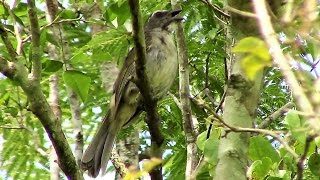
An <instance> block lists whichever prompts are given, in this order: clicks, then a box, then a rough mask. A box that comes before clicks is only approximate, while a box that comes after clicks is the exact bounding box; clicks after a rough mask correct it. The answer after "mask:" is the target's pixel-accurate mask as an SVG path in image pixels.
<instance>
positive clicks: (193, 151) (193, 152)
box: [171, 0, 199, 179]
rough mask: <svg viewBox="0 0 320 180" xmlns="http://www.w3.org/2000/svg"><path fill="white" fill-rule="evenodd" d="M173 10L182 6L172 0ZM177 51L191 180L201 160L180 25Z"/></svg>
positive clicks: (187, 169)
mask: <svg viewBox="0 0 320 180" xmlns="http://www.w3.org/2000/svg"><path fill="white" fill-rule="evenodd" d="M171 5H172V9H176V10H177V9H181V6H180V4H179V3H178V2H177V1H176V0H171ZM176 39H177V49H178V59H179V92H180V102H181V108H182V109H181V113H182V119H183V130H184V132H185V135H186V145H187V165H186V173H185V178H186V179H191V175H192V173H193V171H194V170H195V168H196V167H197V164H198V161H199V158H198V156H197V150H198V147H197V144H196V140H197V136H198V133H197V130H196V129H197V128H196V127H195V123H194V122H193V119H192V111H191V105H190V100H189V97H190V89H189V84H190V81H189V68H188V53H187V45H186V43H185V38H184V33H183V27H182V24H181V23H179V24H178V28H177V32H176Z"/></svg>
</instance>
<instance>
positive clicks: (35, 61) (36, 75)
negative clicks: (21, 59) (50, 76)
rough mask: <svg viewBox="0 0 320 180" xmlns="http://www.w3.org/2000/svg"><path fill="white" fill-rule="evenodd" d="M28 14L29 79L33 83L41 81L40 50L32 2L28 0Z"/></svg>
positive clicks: (32, 0) (33, 3) (35, 14)
mask: <svg viewBox="0 0 320 180" xmlns="http://www.w3.org/2000/svg"><path fill="white" fill-rule="evenodd" d="M28 14H29V21H30V29H31V36H32V73H31V78H32V80H34V81H37V82H40V80H41V49H40V28H39V23H38V17H37V13H36V5H35V1H34V0H28Z"/></svg>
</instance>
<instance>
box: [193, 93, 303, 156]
mask: <svg viewBox="0 0 320 180" xmlns="http://www.w3.org/2000/svg"><path fill="white" fill-rule="evenodd" d="M193 102H194V103H195V104H197V105H198V106H200V107H203V108H205V109H206V110H208V111H209V112H210V113H211V114H212V115H211V116H210V118H212V119H213V120H216V121H217V122H220V123H221V124H222V125H223V126H225V127H226V128H228V129H229V130H228V129H226V130H225V131H226V133H228V132H230V131H233V132H251V133H259V134H264V135H269V136H271V137H273V138H275V139H276V140H278V141H279V142H280V143H281V144H282V145H283V147H284V148H285V149H286V150H287V151H288V152H289V153H290V154H292V156H293V157H294V158H295V159H297V158H299V155H298V154H296V153H295V151H294V150H293V149H292V148H291V147H290V146H289V145H288V143H287V142H286V141H284V140H283V139H282V138H281V137H280V136H279V135H278V134H277V132H275V131H270V130H266V129H254V128H242V127H234V126H231V125H229V124H227V123H226V122H224V121H223V119H222V117H220V116H219V115H218V114H217V113H216V112H215V111H214V110H213V109H212V108H210V107H209V105H208V104H206V103H205V102H202V103H201V102H200V101H198V100H197V99H193ZM278 133H280V134H281V133H283V132H278Z"/></svg>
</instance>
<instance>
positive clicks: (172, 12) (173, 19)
mask: <svg viewBox="0 0 320 180" xmlns="http://www.w3.org/2000/svg"><path fill="white" fill-rule="evenodd" d="M181 11H182V10H181V9H179V10H173V11H171V12H169V15H170V16H171V17H172V18H171V21H182V20H183V18H182V17H180V16H177V15H178V14H179V13H180V12H181Z"/></svg>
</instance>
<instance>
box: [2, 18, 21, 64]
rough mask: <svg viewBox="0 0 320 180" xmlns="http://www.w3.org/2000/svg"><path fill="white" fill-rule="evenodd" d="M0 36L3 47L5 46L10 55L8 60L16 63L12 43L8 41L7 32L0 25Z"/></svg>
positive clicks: (15, 54)
mask: <svg viewBox="0 0 320 180" xmlns="http://www.w3.org/2000/svg"><path fill="white" fill-rule="evenodd" d="M0 35H1V39H2V41H3V43H4V45H5V46H6V48H7V50H8V53H9V55H10V58H11V59H10V60H11V61H13V62H14V61H16V60H17V53H16V51H15V49H14V47H13V46H12V43H11V42H10V40H9V37H8V33H7V30H6V29H5V28H4V26H3V25H2V23H0Z"/></svg>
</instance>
